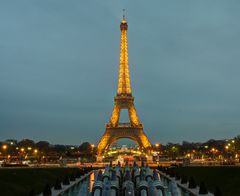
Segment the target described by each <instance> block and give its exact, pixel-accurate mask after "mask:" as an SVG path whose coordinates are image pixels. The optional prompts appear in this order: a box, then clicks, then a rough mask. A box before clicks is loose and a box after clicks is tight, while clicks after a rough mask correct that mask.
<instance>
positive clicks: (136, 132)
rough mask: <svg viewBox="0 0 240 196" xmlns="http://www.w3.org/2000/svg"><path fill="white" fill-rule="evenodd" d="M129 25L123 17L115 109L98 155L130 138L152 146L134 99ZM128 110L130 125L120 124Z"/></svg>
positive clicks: (99, 146)
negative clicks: (125, 111) (129, 61)
mask: <svg viewBox="0 0 240 196" xmlns="http://www.w3.org/2000/svg"><path fill="white" fill-rule="evenodd" d="M127 29H128V24H127V21H126V19H125V17H123V19H122V21H121V24H120V30H121V45H120V64H119V77H118V90H117V95H116V96H115V98H114V103H115V104H114V108H113V111H112V116H111V118H110V121H109V122H108V123H107V124H106V131H105V133H104V135H103V136H102V138H101V140H100V142H99V144H98V155H101V154H103V152H104V151H105V150H107V149H108V148H109V146H110V145H111V144H112V143H113V142H115V141H116V140H118V139H121V138H129V139H132V140H134V141H136V142H137V143H138V145H139V146H140V147H141V148H144V149H149V148H150V147H151V144H150V142H149V140H148V138H147V136H146V135H145V133H144V131H143V124H142V123H140V121H139V119H138V116H137V112H136V109H135V106H134V97H133V96H132V89H131V83H130V73H129V66H128V42H127ZM122 109H127V110H128V114H129V120H130V123H119V118H120V112H121V110H122Z"/></svg>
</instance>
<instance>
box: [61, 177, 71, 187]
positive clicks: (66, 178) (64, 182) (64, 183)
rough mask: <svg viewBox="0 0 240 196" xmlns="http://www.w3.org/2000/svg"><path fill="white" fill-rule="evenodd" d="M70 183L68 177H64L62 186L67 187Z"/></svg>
mask: <svg viewBox="0 0 240 196" xmlns="http://www.w3.org/2000/svg"><path fill="white" fill-rule="evenodd" d="M69 184H70V182H69V178H68V176H65V178H64V180H63V185H69Z"/></svg>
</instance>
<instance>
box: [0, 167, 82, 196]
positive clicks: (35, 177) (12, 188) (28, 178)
mask: <svg viewBox="0 0 240 196" xmlns="http://www.w3.org/2000/svg"><path fill="white" fill-rule="evenodd" d="M76 170H77V168H19V169H14V168H8V169H0V188H1V190H0V195H6V196H28V194H29V192H30V191H31V190H32V189H33V190H34V191H35V193H40V192H42V191H43V189H44V187H45V185H46V183H48V184H49V185H50V186H53V185H54V184H55V182H56V179H57V178H58V179H60V180H63V178H64V176H65V175H69V176H70V175H71V174H72V173H73V172H75V171H76Z"/></svg>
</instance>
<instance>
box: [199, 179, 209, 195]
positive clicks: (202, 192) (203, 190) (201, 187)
mask: <svg viewBox="0 0 240 196" xmlns="http://www.w3.org/2000/svg"><path fill="white" fill-rule="evenodd" d="M199 194H203V195H204V194H208V191H207V188H206V186H205V183H204V182H201V184H200V188H199Z"/></svg>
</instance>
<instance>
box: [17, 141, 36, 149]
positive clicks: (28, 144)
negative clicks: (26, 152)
mask: <svg viewBox="0 0 240 196" xmlns="http://www.w3.org/2000/svg"><path fill="white" fill-rule="evenodd" d="M17 145H18V146H19V147H23V148H28V147H31V148H33V147H34V146H35V143H34V141H33V140H29V139H23V140H21V141H20V142H18V144H17Z"/></svg>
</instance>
